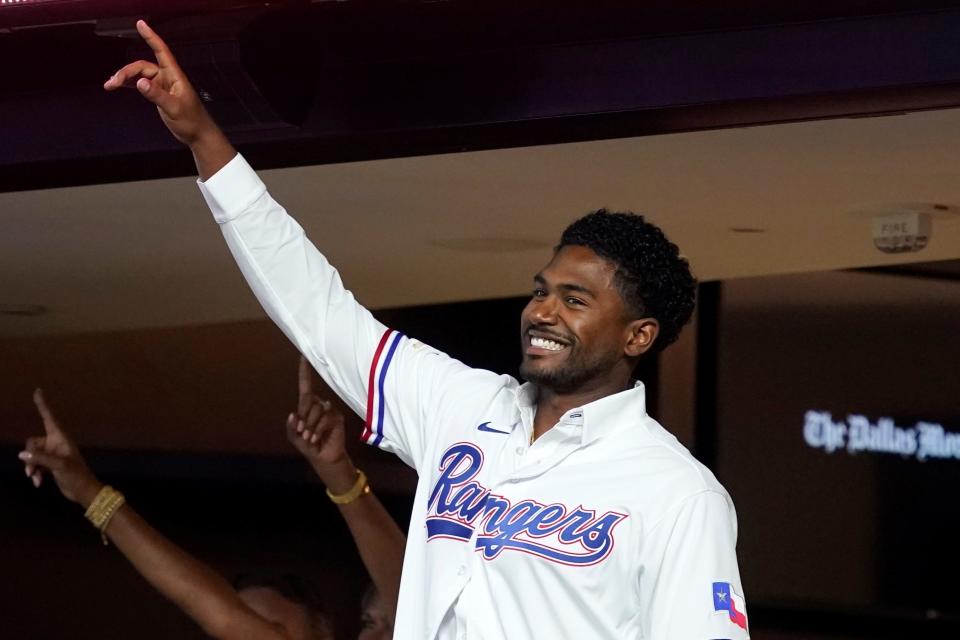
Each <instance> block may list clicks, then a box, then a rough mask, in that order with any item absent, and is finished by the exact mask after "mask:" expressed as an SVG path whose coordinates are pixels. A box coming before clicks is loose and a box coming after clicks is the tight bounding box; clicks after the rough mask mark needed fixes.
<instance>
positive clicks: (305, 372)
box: [297, 356, 313, 396]
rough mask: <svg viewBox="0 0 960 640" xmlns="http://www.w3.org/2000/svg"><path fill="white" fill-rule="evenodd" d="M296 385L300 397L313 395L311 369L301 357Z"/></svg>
mask: <svg viewBox="0 0 960 640" xmlns="http://www.w3.org/2000/svg"><path fill="white" fill-rule="evenodd" d="M297 383H298V388H299V391H300V395H301V396H303V395H309V394H311V393H313V368H312V367H311V366H310V363H309V362H307V359H306V358H304V357H303V356H300V370H299V372H298V376H297Z"/></svg>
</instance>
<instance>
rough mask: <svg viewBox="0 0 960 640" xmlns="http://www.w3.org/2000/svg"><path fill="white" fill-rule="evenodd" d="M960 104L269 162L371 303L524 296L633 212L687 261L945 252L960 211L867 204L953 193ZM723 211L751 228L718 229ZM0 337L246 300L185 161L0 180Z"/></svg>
mask: <svg viewBox="0 0 960 640" xmlns="http://www.w3.org/2000/svg"><path fill="white" fill-rule="evenodd" d="M957 149H960V110H943V111H929V112H922V113H912V114H905V115H899V116H891V117H880V118H860V119H841V120H825V121H818V122H807V123H795V124H780V125H774V126H762V127H752V128H740V129H726V130H718V131H708V132H695V133H680V134H670V135H662V136H650V137H641V138H626V139H618V140H606V141H599V142H582V143H572V144H562V145H548V146H537V147H526V148H515V149H505V150H493V151H478V152H471V153H459V154H446V155H434V156H422V157H413V158H401V159H387V160H375V161H365V162H354V163H343V164H328V165H322V166H306V167H299V168H290V169H277V170H271V171H266V172H264V173H263V177H264V179H265V180H266V182H267V184H268V186H269V187H270V189H271V191H272V192H273V194H274V195H275V197H276V198H277V199H278V200H280V201H281V202H283V203H284V204H285V205H286V206H287V208H288V209H289V210H290V211H291V212H292V213H293V214H294V215H295V216H296V217H297V218H298V220H300V222H301V223H302V224H303V225H304V226H305V228H306V229H307V232H308V234H309V235H310V236H311V237H312V238H313V239H314V240H315V241H316V243H317V244H318V246H320V247H321V248H322V249H323V250H324V252H325V253H326V254H327V255H328V256H329V257H330V258H331V260H332V262H333V263H334V264H336V265H338V266H339V268H340V269H341V271H342V273H343V276H344V280H345V282H346V283H347V285H348V286H349V287H350V288H352V289H353V290H354V291H355V292H356V294H357V295H358V297H359V299H360V300H361V301H362V302H364V303H365V304H367V305H368V306H371V307H374V308H376V307H395V306H404V305H415V304H423V303H435V302H444V301H454V300H468V299H482V298H493V297H503V296H515V295H523V294H525V293H526V292H527V290H528V289H529V287H530V277H531V276H532V274H533V273H534V272H535V271H536V270H537V269H538V268H539V267H540V266H542V264H543V263H544V261H545V260H546V259H547V258H548V256H549V253H550V247H551V246H552V244H553V243H554V242H555V241H556V239H557V237H558V235H559V232H560V231H561V230H562V228H563V227H564V225H566V224H567V223H568V222H570V221H571V220H572V219H573V218H575V217H576V216H578V215H580V214H582V213H584V212H586V211H588V210H591V209H594V208H597V207H609V208H614V209H629V210H633V211H636V212H642V213H645V214H646V215H648V216H649V218H650V219H652V220H653V221H654V222H656V223H657V224H659V225H661V226H662V227H663V228H664V229H665V230H666V231H667V233H668V235H669V236H670V237H671V238H672V239H673V240H674V241H675V242H676V243H677V244H678V245H679V246H680V247H681V250H682V252H683V253H685V254H686V255H687V256H688V257H689V258H690V260H691V262H692V264H693V266H694V269H695V271H696V273H697V275H698V276H699V277H700V278H701V279H703V280H717V279H729V278H741V277H745V276H755V275H767V274H778V273H795V272H809V271H823V270H832V269H846V268H851V267H864V266H875V265H891V264H900V263H906V262H911V261H933V260H948V259H957V258H960V218H957V219H954V218H951V217H945V218H941V219H937V220H934V223H933V224H934V226H933V233H932V237H931V239H930V243H929V245H928V246H927V247H926V248H925V249H924V250H923V251H921V252H919V253H916V254H901V255H887V254H881V253H880V252H878V251H877V250H876V249H875V248H874V247H873V245H872V240H871V234H870V216H869V215H864V214H862V213H851V212H855V211H859V210H862V209H864V208H870V207H872V206H873V205H880V204H884V203H891V202H893V203H898V202H932V203H944V204H949V205H953V204H960V163H958V157H957V156H958V154H957ZM733 228H748V229H760V230H763V231H762V232H754V233H743V232H734V231H732V230H731V229H733ZM0 229H2V235H0V305H17V304H33V305H41V306H43V307H45V308H47V309H48V311H47V312H46V313H43V314H41V315H36V316H30V315H0V336H17V335H31V334H53V333H76V332H87V331H110V330H121V329H133V328H146V327H168V326H184V325H196V324H208V323H217V322H225V321H235V320H242V319H251V318H259V317H262V312H261V310H260V309H259V307H258V305H257V303H256V301H255V300H254V299H253V296H252V295H251V294H250V292H249V291H248V289H247V287H246V285H245V284H244V283H243V281H242V279H241V277H240V275H239V273H238V270H237V269H236V268H235V266H234V265H233V263H232V260H231V258H230V256H229V254H228V252H227V250H226V249H225V247H224V243H223V241H222V239H221V237H220V234H219V232H218V230H217V228H216V225H215V224H214V223H213V222H212V220H211V218H210V216H209V215H208V214H207V212H206V210H205V207H204V204H203V201H202V199H201V197H200V195H199V193H198V191H197V188H196V186H195V184H194V183H193V180H192V179H189V178H174V179H164V180H154V181H145V182H126V183H120V184H103V185H96V186H81V187H69V188H61V189H49V190H36V191H20V192H10V193H2V194H0Z"/></svg>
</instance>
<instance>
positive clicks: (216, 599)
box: [105, 505, 285, 640]
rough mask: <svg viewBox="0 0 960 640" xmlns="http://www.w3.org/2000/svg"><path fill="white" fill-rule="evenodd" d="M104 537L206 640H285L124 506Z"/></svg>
mask: <svg viewBox="0 0 960 640" xmlns="http://www.w3.org/2000/svg"><path fill="white" fill-rule="evenodd" d="M105 533H106V535H107V536H108V537H109V538H110V540H111V541H112V542H113V544H114V545H115V546H116V547H117V549H119V550H120V552H121V553H123V555H124V556H125V557H126V558H127V560H129V561H130V563H131V564H132V565H133V566H134V568H135V569H136V570H137V571H138V572H139V573H140V575H142V576H143V577H144V578H145V579H146V580H147V581H148V582H149V583H150V584H151V585H152V586H153V587H154V588H155V589H156V590H157V591H159V592H160V593H161V594H162V595H163V596H165V597H166V598H167V599H169V600H170V601H172V602H173V603H174V604H176V605H177V606H178V607H179V608H180V609H181V610H182V611H183V612H184V613H186V614H187V615H188V616H190V617H191V618H192V619H193V620H194V621H195V622H196V623H197V624H199V625H200V626H201V627H202V628H203V630H204V631H205V632H206V633H207V634H208V635H210V636H213V637H215V638H222V639H232V638H241V637H242V638H251V639H252V638H256V639H261V638H262V639H264V640H267V639H269V640H279V639H281V638H284V637H285V636H284V635H283V634H282V633H281V632H280V631H279V630H278V629H276V628H275V627H273V625H271V624H270V623H268V622H267V621H265V620H263V619H262V618H260V617H259V616H257V615H256V614H255V613H253V612H252V611H250V610H249V609H248V608H247V607H246V605H244V604H243V602H242V601H241V600H240V598H239V596H238V595H237V593H236V591H235V590H234V589H233V587H232V586H231V585H230V584H229V583H228V582H227V581H226V580H225V579H224V578H223V577H222V576H221V575H219V574H218V573H216V572H215V571H213V570H212V569H211V568H210V567H208V566H207V565H205V564H204V563H202V562H200V561H199V560H197V559H196V558H194V557H193V556H191V555H190V554H188V553H186V552H185V551H184V550H183V549H181V548H180V547H178V546H177V545H175V544H174V543H173V542H171V541H170V540H169V539H167V538H166V537H165V536H163V535H162V534H161V533H160V532H158V531H157V530H156V529H154V528H153V527H152V526H150V524H149V523H147V522H146V521H145V520H144V519H143V518H141V517H140V515H139V514H137V513H136V511H134V510H133V508H131V507H130V506H129V505H124V506H122V507H120V509H119V510H118V511H117V513H116V514H115V515H114V516H113V518H112V519H111V520H110V522H109V524H108V525H107V527H106V530H105Z"/></svg>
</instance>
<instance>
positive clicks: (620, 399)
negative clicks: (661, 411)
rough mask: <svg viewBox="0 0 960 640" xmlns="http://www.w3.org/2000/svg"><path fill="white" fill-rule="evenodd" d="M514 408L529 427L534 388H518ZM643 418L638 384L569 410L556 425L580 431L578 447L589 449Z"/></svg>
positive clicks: (527, 385) (641, 391)
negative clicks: (526, 420)
mask: <svg viewBox="0 0 960 640" xmlns="http://www.w3.org/2000/svg"><path fill="white" fill-rule="evenodd" d="M517 406H518V407H519V409H520V412H521V414H525V415H526V416H527V417H529V420H530V423H531V424H532V423H533V416H534V415H535V414H536V409H537V388H536V387H535V386H534V385H532V384H530V383H529V382H525V383H523V384H522V385H520V388H519V389H518V390H517ZM646 417H647V401H646V390H645V389H644V386H643V383H642V382H640V381H639V380H637V381H636V382H635V383H634V386H633V388H632V389H627V390H626V391H621V392H620V393H614V394H612V395H609V396H606V397H605V398H600V399H599V400H594V401H593V402H588V403H587V404H585V405H583V406H582V407H576V408H574V409H570V410H569V411H567V412H566V413H565V414H563V417H561V418H560V423H559V424H562V425H571V426H579V427H581V430H580V438H581V444H582V445H588V444H590V443H591V442H593V441H594V440H596V439H597V438H599V437H601V436H603V435H605V434H608V433H612V432H613V431H615V430H616V429H618V428H619V427H620V426H621V425H623V424H629V423H636V422H638V421H640V420H642V419H644V418H646Z"/></svg>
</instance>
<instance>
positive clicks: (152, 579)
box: [19, 389, 288, 640]
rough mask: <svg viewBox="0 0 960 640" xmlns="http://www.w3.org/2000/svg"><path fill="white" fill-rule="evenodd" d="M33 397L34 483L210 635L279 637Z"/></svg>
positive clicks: (29, 456) (227, 639)
mask: <svg viewBox="0 0 960 640" xmlns="http://www.w3.org/2000/svg"><path fill="white" fill-rule="evenodd" d="M34 402H35V403H36V405H37V410H38V411H39V412H40V417H41V418H42V420H43V429H44V435H42V436H36V437H32V438H29V439H27V442H26V448H25V450H24V451H22V452H20V454H19V457H20V460H22V461H23V462H24V464H25V472H26V475H27V476H28V477H29V478H30V479H31V480H32V481H33V484H34V486H37V487H39V486H40V485H41V482H42V480H43V476H44V473H49V474H50V475H52V476H53V480H54V482H55V483H56V485H57V487H58V488H59V489H60V492H61V493H62V494H63V496H64V497H65V498H67V499H68V500H70V501H71V502H75V503H77V504H78V505H80V506H81V507H83V508H84V509H86V510H87V512H86V515H87V519H88V520H90V521H91V523H92V524H93V525H94V526H96V527H97V528H98V529H99V530H100V533H101V536H102V537H103V542H104V544H106V543H107V540H108V539H109V540H110V541H111V542H112V543H113V544H114V545H115V546H116V547H117V549H118V550H119V551H120V552H121V553H122V554H123V555H124V556H126V558H127V560H129V561H130V564H132V565H133V566H134V568H135V569H136V570H137V571H138V572H139V573H140V574H141V575H142V576H143V577H144V578H145V579H146V580H147V581H148V582H149V583H150V584H151V585H152V586H153V587H154V588H155V589H156V590H157V591H159V592H160V593H161V594H162V595H163V596H165V597H166V598H167V599H169V600H170V601H171V602H173V603H174V604H175V605H177V606H178V607H179V608H180V609H181V610H182V611H183V612H184V613H185V614H187V615H188V616H190V618H192V619H193V620H194V621H195V622H196V623H197V624H199V625H200V626H201V627H202V628H203V630H204V631H205V632H206V633H207V634H208V635H210V636H212V637H214V638H221V639H224V640H232V639H234V638H237V639H239V638H243V639H245V640H283V639H285V638H288V636H287V634H286V633H285V632H284V629H283V628H282V627H280V626H279V625H275V624H273V623H271V622H269V621H267V620H265V619H264V618H261V617H260V616H259V615H258V614H256V613H255V612H254V611H253V610H251V609H250V608H249V607H247V606H246V605H245V604H244V603H243V601H242V600H241V599H240V597H239V595H238V594H237V592H236V591H235V590H234V588H233V587H232V586H231V585H230V583H229V582H227V580H226V579H224V578H223V577H222V576H221V575H220V574H218V573H217V572H215V571H214V570H213V569H211V568H210V567H208V566H207V565H205V564H204V563H202V562H200V561H199V560H197V559H196V558H194V557H193V556H191V555H190V554H188V553H187V552H185V551H184V550H183V549H181V548H180V547H178V546H177V545H175V544H174V543H173V542H171V541H170V540H168V539H167V538H166V537H164V536H163V535H162V534H161V533H160V532H158V531H157V530H156V529H154V528H153V527H152V526H150V524H149V523H148V522H147V521H146V520H144V519H143V518H141V517H140V515H139V514H137V512H136V511H134V510H133V508H132V507H131V506H130V505H129V504H127V503H126V501H125V499H124V498H123V495H122V494H120V493H119V492H117V491H116V490H114V489H112V488H111V487H108V486H106V485H104V484H103V483H102V482H100V480H98V479H97V477H96V476H95V475H94V474H93V472H92V471H91V470H90V468H89V467H88V466H87V463H86V462H85V461H84V459H83V456H82V455H81V454H80V451H79V449H78V448H77V446H76V444H74V442H73V440H72V439H71V438H70V436H69V435H67V434H66V433H65V432H64V431H63V429H62V428H61V427H60V425H59V423H58V422H57V419H56V418H55V417H54V415H53V413H52V412H51V411H50V409H49V407H48V406H47V405H46V402H45V400H44V397H43V393H42V392H41V391H40V390H39V389H38V390H37V391H36V392H34Z"/></svg>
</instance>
